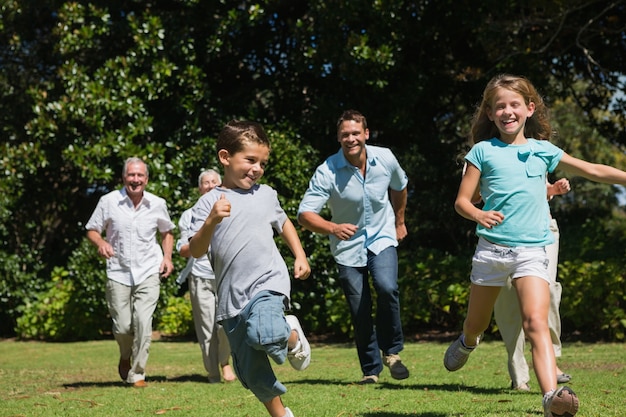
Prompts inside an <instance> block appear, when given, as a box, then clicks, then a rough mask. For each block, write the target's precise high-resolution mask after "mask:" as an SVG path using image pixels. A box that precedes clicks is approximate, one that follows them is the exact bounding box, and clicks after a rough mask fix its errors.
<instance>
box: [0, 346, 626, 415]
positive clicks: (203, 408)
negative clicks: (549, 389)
mask: <svg viewBox="0 0 626 417" xmlns="http://www.w3.org/2000/svg"><path fill="white" fill-rule="evenodd" d="M447 345H448V344H447V343H438V342H430V341H429V342H413V343H408V344H407V345H406V347H405V350H404V351H403V352H402V358H403V361H404V363H405V364H406V365H407V366H408V367H409V370H410V371H411V376H410V377H409V378H408V379H406V380H403V381H395V380H393V379H391V377H390V376H389V373H388V371H387V370H385V371H384V372H383V373H382V374H381V378H380V381H379V383H378V384H376V385H367V386H361V385H357V384H356V383H355V382H356V381H358V380H359V379H360V377H361V374H360V371H359V366H358V362H357V358H356V351H355V349H354V347H353V346H351V345H345V344H314V345H313V356H312V361H311V366H310V367H309V368H308V369H307V370H305V371H302V372H297V371H295V370H293V369H292V368H291V367H290V366H289V365H288V364H284V365H280V366H278V365H277V366H276V367H275V369H276V373H277V374H278V377H279V379H280V380H281V381H282V382H283V383H284V384H285V385H286V386H287V389H288V390H289V392H288V393H287V394H285V395H284V396H283V400H284V402H285V404H286V405H287V406H289V407H290V408H291V409H292V411H293V412H294V414H295V416H296V417H325V416H329V417H356V416H360V417H400V416H423V417H443V416H456V417H470V416H476V417H478V416H480V417H485V416H498V417H502V416H505V417H506V416H515V417H520V416H535V417H542V416H543V413H542V408H541V395H540V393H539V391H538V384H537V382H536V380H533V381H531V386H532V388H533V390H532V391H531V392H530V393H528V392H514V391H511V390H509V389H508V387H509V384H510V382H509V378H508V375H507V370H506V352H505V349H504V345H503V344H502V343H501V342H499V341H492V342H490V341H486V342H484V343H482V344H481V345H480V347H479V348H478V350H477V351H476V352H475V353H473V354H472V356H471V357H470V359H469V362H468V363H467V365H466V366H465V367H464V368H463V369H461V370H460V371H458V372H455V373H450V372H448V371H446V370H445V368H444V367H443V364H442V359H443V354H444V352H445V350H446V348H447ZM117 360H118V356H117V345H116V344H115V342H114V341H112V340H106V341H94V342H81V343H39V342H16V341H12V340H6V341H0V416H3V417H5V416H13V417H17V416H26V417H35V416H42V417H43V416H45V417H50V416H62V417H70V416H89V417H101V416H102V417H104V416H106V417H124V416H133V417H135V416H154V415H165V416H171V417H178V416H181V417H182V416H207V417H211V416H216V417H218V416H249V417H252V416H255V417H256V416H265V415H267V414H266V411H265V409H264V407H263V406H262V404H261V403H259V402H258V401H257V400H256V398H255V397H254V396H253V395H252V394H251V393H250V392H249V391H248V390H246V389H244V388H243V387H242V386H241V384H240V383H239V382H234V383H222V384H208V383H207V382H206V381H207V379H206V376H205V372H204V369H203V367H202V360H201V357H200V350H199V348H198V346H197V345H196V344H194V343H193V342H188V341H186V342H172V341H155V342H153V344H152V347H151V352H150V360H149V363H148V376H147V381H148V384H149V385H148V387H147V388H144V389H135V388H131V387H128V386H126V385H125V384H123V383H122V382H121V381H120V379H119V376H118V375H117ZM559 365H560V366H561V368H562V369H563V370H564V371H565V372H568V373H570V374H572V376H573V379H572V381H571V383H569V384H568V385H569V386H571V387H572V388H573V389H574V391H575V392H576V393H577V394H578V396H579V398H580V403H581V406H580V411H579V413H578V415H577V416H580V417H592V416H603V417H605V416H626V406H625V404H626V398H625V395H624V392H625V390H626V373H625V368H626V344H602V343H598V344H582V343H581V344H565V345H564V346H563V356H562V357H561V359H560V360H559Z"/></svg>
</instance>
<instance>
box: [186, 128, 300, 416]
mask: <svg viewBox="0 0 626 417" xmlns="http://www.w3.org/2000/svg"><path fill="white" fill-rule="evenodd" d="M269 154H270V143H269V140H268V138H267V135H266V134H265V132H264V130H263V128H262V127H261V125H259V124H258V123H254V122H245V121H231V122H229V123H228V124H227V125H226V126H225V127H224V128H223V129H222V131H221V132H220V134H219V136H218V139H217V156H218V158H219V160H220V163H221V164H222V165H223V167H224V177H223V182H222V184H221V185H220V186H218V187H216V188H214V189H213V190H211V191H210V192H208V193H207V194H205V195H203V196H202V197H201V198H200V199H199V200H198V202H197V203H196V205H195V206H194V207H193V218H192V223H191V233H195V234H194V236H193V238H192V239H191V241H190V243H189V245H190V249H191V254H192V256H194V257H196V258H197V257H200V256H202V255H203V254H205V253H206V252H207V250H209V248H210V252H209V259H210V260H211V264H212V266H213V270H214V272H215V278H216V283H217V287H218V300H219V301H218V307H217V320H218V321H219V322H221V324H222V326H223V327H224V330H225V331H226V334H227V335H228V339H229V341H230V346H231V349H232V355H233V365H234V368H235V372H236V373H237V376H238V377H239V380H240V381H241V383H242V384H243V386H244V387H246V388H248V389H250V390H251V391H252V392H253V393H254V395H255V396H256V397H257V398H258V399H259V400H260V401H261V402H263V404H264V405H265V407H266V409H267V411H268V412H269V414H270V415H271V416H273V417H282V416H286V417H293V414H292V413H291V411H290V410H289V408H286V407H285V406H284V405H283V403H282V400H281V397H280V396H281V395H282V394H284V393H285V392H287V389H286V388H285V386H284V385H283V384H282V383H280V381H278V379H277V378H276V375H275V374H274V371H273V369H272V366H271V363H270V361H269V359H268V357H271V358H272V359H273V360H274V361H275V362H276V363H278V364H282V363H283V362H284V361H285V359H289V362H290V363H291V365H292V366H293V367H294V368H295V369H297V370H303V369H305V368H306V367H308V366H309V363H310V361H311V349H310V346H309V343H308V342H307V340H306V337H305V336H304V332H303V331H302V327H301V326H300V323H299V322H298V319H297V318H296V317H295V316H293V315H288V316H285V314H284V311H285V310H287V309H289V307H290V303H289V297H290V290H291V283H290V277H289V271H288V269H287V265H286V264H285V261H284V259H283V258H282V256H281V255H280V253H279V251H278V248H277V247H276V243H275V241H274V231H276V232H277V233H278V234H279V235H280V236H281V237H282V238H283V240H284V241H285V243H286V244H287V246H288V247H289V249H290V250H291V252H292V253H293V255H294V257H295V263H294V278H296V279H307V278H308V277H309V274H310V273H311V268H310V266H309V263H308V261H307V259H306V254H305V252H304V249H303V248H302V244H301V242H300V238H299V237H298V233H297V231H296V228H295V227H294V225H293V223H292V222H291V221H290V220H289V218H288V217H287V215H286V213H285V212H284V211H283V209H282V208H281V206H280V203H279V201H278V198H277V194H276V191H274V190H273V189H272V188H271V187H269V186H267V185H259V184H257V181H258V180H259V179H260V178H261V177H262V176H263V173H264V171H265V166H266V164H267V161H268V159H269Z"/></svg>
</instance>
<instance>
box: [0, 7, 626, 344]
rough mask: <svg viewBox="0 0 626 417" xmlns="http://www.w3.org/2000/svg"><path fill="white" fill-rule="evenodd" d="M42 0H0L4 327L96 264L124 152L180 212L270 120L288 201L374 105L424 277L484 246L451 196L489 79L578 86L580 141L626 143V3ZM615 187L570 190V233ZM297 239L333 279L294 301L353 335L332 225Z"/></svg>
mask: <svg viewBox="0 0 626 417" xmlns="http://www.w3.org/2000/svg"><path fill="white" fill-rule="evenodd" d="M38 3H41V2H29V1H23V0H21V1H20V0H7V1H5V2H3V3H2V4H1V5H0V87H2V88H1V89H0V91H1V93H0V94H2V100H0V117H1V118H2V120H1V121H2V123H1V125H0V126H1V127H0V135H2V139H3V145H1V147H0V152H1V153H0V168H2V169H1V172H2V177H0V196H1V197H0V220H1V221H0V238H1V240H2V243H3V245H2V249H0V259H1V260H2V261H3V262H2V263H1V264H0V271H2V277H3V278H2V282H1V283H0V298H1V303H2V306H3V307H2V309H1V310H0V318H1V319H2V320H0V334H6V333H11V332H12V328H13V326H14V323H15V319H16V315H17V314H18V313H17V312H16V309H17V308H18V307H19V306H21V305H24V304H25V303H28V302H31V301H32V300H33V299H34V297H35V295H36V294H39V293H41V292H44V291H47V290H48V289H49V288H48V285H47V284H46V282H47V281H48V280H49V277H51V276H54V275H55V274H53V271H55V268H63V269H64V270H68V271H70V275H69V276H68V277H69V278H67V279H72V280H73V279H74V278H75V275H73V272H71V271H77V272H78V271H80V270H81V269H82V268H85V270H84V271H82V273H83V274H85V275H91V274H92V273H93V269H94V268H98V267H99V266H98V265H96V264H93V263H90V262H89V261H87V259H86V258H84V257H83V256H82V255H81V252H82V251H83V249H81V248H82V245H83V240H84V229H83V226H84V223H85V221H86V220H87V218H88V217H89V214H90V213H91V211H92V210H93V207H95V205H96V202H97V199H98V198H99V196H100V195H102V194H103V193H105V192H107V191H109V190H112V189H114V188H116V187H118V186H119V185H120V182H119V177H120V170H121V165H122V162H123V160H124V159H125V158H126V157H128V156H132V155H137V156H140V157H142V158H144V159H145V160H146V161H147V162H148V163H149V165H150V185H149V188H150V191H153V192H155V193H156V194H159V195H161V196H163V197H165V198H166V199H167V201H168V203H169V206H170V210H171V214H172V217H173V218H175V219H177V218H178V216H179V215H180V213H181V212H182V211H183V210H184V209H186V208H187V207H189V206H190V205H191V204H192V202H193V200H194V198H195V197H196V195H195V194H194V193H193V192H192V191H191V190H192V189H193V188H195V181H196V177H197V174H198V173H199V172H200V171H201V170H202V169H203V168H205V167H211V166H215V165H217V163H216V160H215V152H214V143H215V142H214V138H215V135H216V134H217V132H218V131H219V129H220V128H221V126H222V125H223V124H224V123H225V122H226V121H228V120H229V119H232V118H249V119H254V120H257V121H259V122H261V123H263V124H265V125H266V126H268V127H270V128H271V129H272V131H273V132H274V133H275V134H276V137H277V138H278V139H277V143H279V144H281V145H283V146H276V147H275V149H274V151H273V156H272V158H274V156H277V155H281V158H277V159H276V160H273V163H277V165H276V169H274V168H270V169H268V173H267V174H266V181H267V182H268V183H271V184H273V185H275V186H276V187H277V188H279V193H281V194H283V195H284V196H285V197H284V198H285V200H284V201H283V203H284V205H285V206H286V207H287V208H288V210H289V213H290V215H294V214H295V211H294V210H295V207H296V206H297V203H298V201H299V198H300V196H301V195H302V193H303V191H304V187H305V186H306V181H305V178H306V177H307V175H310V174H311V172H312V167H314V166H315V165H316V164H317V163H319V162H321V161H322V160H323V159H324V158H325V157H326V156H328V155H329V154H330V153H333V152H335V151H336V149H337V143H336V141H335V137H336V136H335V121H336V118H337V117H338V116H339V114H340V112H341V111H342V110H344V109H346V108H349V107H352V108H357V109H359V110H361V111H362V112H363V113H364V114H365V115H366V116H368V122H369V125H370V128H371V130H372V138H371V143H377V144H380V145H383V146H388V147H391V148H392V149H393V150H394V151H395V152H396V153H397V154H398V155H399V157H400V159H401V162H402V164H403V166H405V168H406V170H407V172H408V174H409V178H410V199H409V209H408V218H407V224H408V227H409V238H408V239H407V241H406V242H404V243H403V244H402V245H401V247H400V250H401V257H402V258H403V262H405V261H406V265H407V268H408V269H407V271H413V272H414V271H423V272H424V273H425V274H428V273H431V274H432V269H431V267H430V266H429V265H430V264H429V263H428V262H427V263H426V264H421V263H420V256H427V255H425V254H426V253H431V252H430V251H431V250H432V251H433V253H439V254H440V256H441V257H442V259H444V261H443V262H442V263H441V265H444V264H446V265H457V264H456V263H455V262H454V261H452V260H450V259H449V256H453V257H455V256H459V257H462V259H465V257H466V256H468V253H469V252H471V248H472V247H473V242H474V240H473V235H472V230H473V225H471V224H469V222H466V221H465V220H464V219H462V218H460V216H458V215H456V213H454V211H453V208H452V202H453V200H454V197H455V194H456V189H457V186H458V182H459V176H460V164H459V162H458V156H459V155H462V153H463V152H464V151H465V150H466V143H465V136H466V132H467V127H468V124H469V120H470V117H471V114H472V112H473V110H474V106H475V104H476V103H477V102H478V101H479V99H480V94H481V92H482V89H483V88H484V85H485V83H486V82H487V80H488V79H489V78H490V77H491V76H493V75H494V74H496V73H498V72H503V71H507V72H513V73H518V74H524V75H527V76H528V77H529V78H531V80H532V81H533V82H534V83H535V84H536V85H537V86H538V87H539V88H540V90H541V91H542V93H543V94H544V95H545V96H546V98H547V99H548V100H549V101H550V102H551V103H557V102H558V101H559V100H565V99H567V98H568V97H569V98H571V99H572V100H573V101H572V106H571V108H576V109H581V111H582V112H581V113H579V115H580V118H581V120H584V121H585V122H586V124H587V125H588V126H589V129H592V131H593V134H592V135H587V138H588V139H586V140H585V141H583V140H581V142H580V144H578V145H576V146H578V149H580V150H581V151H584V150H585V148H587V147H590V146H597V149H596V150H597V151H598V152H600V153H602V152H607V149H610V148H609V147H608V146H609V145H608V143H607V142H603V141H601V139H600V138H601V137H606V138H611V142H612V143H615V144H626V136H625V135H626V134H625V133H624V132H625V129H624V123H626V122H625V121H624V118H623V117H619V116H620V115H622V114H623V112H624V110H625V108H624V106H625V102H624V99H623V98H619V96H618V98H617V99H615V98H614V97H615V93H616V92H618V91H620V90H622V91H623V84H624V81H623V80H624V79H623V68H625V67H626V66H625V65H624V63H625V55H626V44H625V42H624V39H626V37H625V36H624V28H625V27H626V25H625V24H624V23H625V22H624V21H625V19H626V18H625V16H626V5H625V2H624V0H616V1H606V0H572V1H569V2H562V1H548V2H546V1H541V2H539V1H530V2H524V3H523V4H522V3H519V2H509V3H502V2H497V1H495V0H487V1H483V2H480V3H478V4H477V2H458V1H456V2H451V1H449V0H445V1H437V2H433V1H424V0H418V1H403V0H395V1H391V2H389V1H380V0H376V1H373V2H372V1H364V0H352V1H328V0H315V1H309V2H293V1H240V2H234V3H233V2H226V1H223V0H204V1H198V0H164V1H159V2H150V1H142V0H113V1H102V0H93V1H88V0H81V1H73V2H69V1H63V0H49V1H46V2H45V4H38ZM620 77H622V78H620ZM581 82H583V83H584V84H583V85H584V86H585V88H579V87H578V86H579V85H580V83H581ZM598 115H602V117H597V116H598ZM563 119H564V120H565V119H566V117H565V116H564V117H563ZM574 122H575V120H571V125H572V126H574V124H573V123H574ZM564 123H565V125H564V126H563V129H565V126H567V125H569V124H570V122H567V121H565V122H564ZM574 136H575V135H574ZM596 139H597V140H596ZM573 149H575V148H572V150H573ZM283 151H284V152H283ZM281 152H282V153H281ZM611 152H613V151H608V152H607V153H608V154H610V153H611ZM615 161H616V162H617V161H618V160H615ZM305 162H306V163H305ZM585 187H587V185H585ZM589 187H592V186H591V185H589ZM578 189H579V187H578V184H576V190H578ZM590 190H591V188H590ZM602 190H603V191H602V193H603V194H601V196H602V198H597V197H596V198H594V199H592V200H589V199H587V200H584V202H585V205H582V204H581V203H582V202H583V200H578V198H579V197H580V196H582V194H581V193H577V194H576V195H575V197H572V198H573V200H572V201H570V200H567V199H563V207H560V206H559V208H558V210H560V211H559V216H560V217H559V218H560V219H562V222H563V224H564V227H567V224H586V222H587V220H586V219H591V218H593V215H594V210H595V209H594V208H593V207H595V206H594V205H595V204H597V205H598V207H599V208H601V209H602V210H603V211H602V213H608V212H609V211H611V210H613V209H614V208H615V205H614V201H612V200H611V199H612V197H613V196H614V194H613V191H614V190H613V189H611V188H610V187H608V188H602ZM573 196H574V194H573ZM567 204H571V206H570V207H571V208H572V210H571V211H570V218H569V219H568V215H567V210H566V208H567ZM613 226H614V229H613V230H615V232H614V234H615V235H618V234H619V233H620V232H618V230H619V227H618V226H615V224H613ZM302 236H303V239H304V241H305V242H304V243H305V246H306V247H307V250H308V252H309V253H311V261H312V264H313V268H314V271H315V273H316V274H319V275H320V280H316V281H310V282H306V283H303V287H298V288H295V291H296V292H297V293H298V292H299V291H302V293H301V294H300V293H298V294H296V295H297V296H294V298H295V299H296V300H297V301H296V302H297V303H301V306H302V308H303V309H305V310H306V309H307V308H311V310H310V311H303V313H305V315H306V316H307V317H308V318H309V319H310V320H312V321H313V320H314V318H315V317H318V318H319V321H318V322H315V323H316V324H315V325H314V326H313V327H315V328H316V329H317V328H319V329H320V330H323V329H328V328H331V329H338V331H346V324H345V323H346V322H347V320H345V316H342V314H343V311H342V310H341V308H340V307H339V306H340V305H341V304H340V303H336V302H335V301H336V300H338V299H339V298H340V295H339V294H338V293H337V286H336V284H335V283H334V282H333V275H334V273H335V272H334V270H333V268H332V267H331V266H330V265H333V263H332V262H331V261H330V260H329V257H328V251H327V242H326V239H325V238H324V237H322V236H314V235H311V234H308V233H303V234H302ZM591 246H592V244H591V242H587V243H585V247H586V248H587V249H588V248H589V247H591ZM588 252H589V253H591V252H594V251H588ZM594 253H596V254H599V252H598V251H595V252H594ZM72 262H83V263H82V266H81V267H78V266H77V265H78V264H74V265H76V268H74V269H73V268H69V267H68V265H69V264H71V263H72ZM177 262H181V263H182V261H177ZM433 263H434V264H436V261H434V262H433ZM460 263H462V262H460ZM451 268H453V267H452V266H451ZM57 271H58V269H57ZM428 271H431V272H428ZM56 275H58V274H56ZM407 275H410V272H407ZM447 276H450V277H452V276H456V275H455V274H449V275H447ZM451 279H452V278H451ZM74 284H76V283H74ZM444 287H445V285H444ZM73 288H75V289H76V288H81V285H77V286H74V287H73ZM172 291H173V288H172V287H171V286H170V283H168V284H166V285H165V288H164V293H165V294H168V293H170V292H172ZM455 294H456V293H455ZM457 295H458V294H457ZM442 296H443V295H442V294H438V297H442ZM455 297H456V296H455ZM452 298H454V297H452ZM461 301H462V300H461ZM420 302H421V300H420ZM416 304H417V303H416ZM424 304H428V303H427V302H424ZM310 305H314V307H309V306H310ZM323 306H324V307H325V308H324V307H323ZM413 307H415V308H419V306H413ZM425 308H426V307H425ZM452 310H455V308H454V306H453V308H452ZM324 311H326V312H327V313H324ZM437 314H438V313H437ZM410 315H411V317H414V318H416V320H423V321H424V322H422V323H421V324H425V322H426V321H427V320H430V319H428V318H426V317H429V314H428V313H426V312H419V313H410ZM430 317H432V315H431V316H430ZM435 321H436V322H437V323H439V321H438V319H437V320H435ZM442 321H445V322H447V324H448V325H454V324H455V322H454V320H452V319H451V318H450V317H447V318H444V319H442ZM318 324H319V325H318Z"/></svg>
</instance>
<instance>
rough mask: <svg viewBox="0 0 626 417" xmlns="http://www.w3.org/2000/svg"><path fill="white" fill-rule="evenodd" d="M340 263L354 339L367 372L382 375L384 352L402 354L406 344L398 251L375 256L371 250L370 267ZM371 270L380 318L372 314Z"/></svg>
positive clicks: (368, 261) (340, 279) (385, 251)
mask: <svg viewBox="0 0 626 417" xmlns="http://www.w3.org/2000/svg"><path fill="white" fill-rule="evenodd" d="M338 266H339V281H340V283H341V287H342V288H343V291H344V294H345V296H346V300H348V305H349V307H350V314H351V315H352V325H353V327H354V338H355V342H356V348H357V353H358V355H359V362H360V363H361V370H362V371H363V375H378V374H380V373H381V371H382V369H383V363H382V359H381V353H380V351H381V350H382V352H383V354H384V355H391V354H397V353H399V352H400V351H401V350H402V349H403V347H404V335H403V333H402V323H401V322H400V291H399V289H398V254H397V251H396V248H395V247H394V246H390V247H388V248H386V249H384V250H383V251H382V252H380V253H379V254H378V255H375V254H374V253H373V252H370V251H368V252H367V266H364V267H351V266H345V265H338ZM368 273H369V274H371V276H372V284H373V286H374V290H375V291H376V297H377V298H376V318H375V319H374V318H373V317H372V294H371V291H370V284H369V279H368Z"/></svg>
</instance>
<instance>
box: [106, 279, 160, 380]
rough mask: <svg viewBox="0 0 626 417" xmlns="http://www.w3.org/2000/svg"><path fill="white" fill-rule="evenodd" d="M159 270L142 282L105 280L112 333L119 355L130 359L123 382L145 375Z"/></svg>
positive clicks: (157, 293)
mask: <svg viewBox="0 0 626 417" xmlns="http://www.w3.org/2000/svg"><path fill="white" fill-rule="evenodd" d="M160 285H161V281H160V278H159V274H154V275H151V276H149V277H148V278H146V280H145V281H143V282H142V283H141V284H138V285H133V286H128V285H124V284H120V283H119V282H115V281H112V280H110V279H109V280H107V283H106V300H107V306H108V308H109V314H110V315H111V318H112V320H113V336H114V337H115V340H116V341H117V344H118V346H119V349H120V358H121V359H124V360H129V359H130V360H131V368H130V371H129V372H128V378H127V379H126V382H128V383H130V384H133V383H135V382H137V381H142V380H145V379H146V364H147V363H148V356H149V351H150V343H151V342H152V315H153V314H154V310H155V309H156V306H157V302H158V301H159V290H160Z"/></svg>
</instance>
